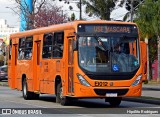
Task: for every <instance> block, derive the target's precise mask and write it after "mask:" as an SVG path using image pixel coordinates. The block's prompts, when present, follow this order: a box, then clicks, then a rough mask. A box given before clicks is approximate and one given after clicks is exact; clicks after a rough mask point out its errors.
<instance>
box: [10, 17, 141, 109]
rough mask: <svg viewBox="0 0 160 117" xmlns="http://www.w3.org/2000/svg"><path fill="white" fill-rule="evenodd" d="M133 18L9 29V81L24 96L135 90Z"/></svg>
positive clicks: (116, 95)
mask: <svg viewBox="0 0 160 117" xmlns="http://www.w3.org/2000/svg"><path fill="white" fill-rule="evenodd" d="M140 55H141V54H140V40H139V33H138V28H137V26H136V24H135V23H129V22H118V21H103V20H96V21H74V22H69V23H64V24H58V25H52V26H48V27H44V28H39V29H33V30H29V31H24V32H19V33H15V34H11V35H10V45H9V58H8V83H9V86H10V88H12V89H17V90H21V91H22V94H23V97H24V99H37V98H38V97H39V94H53V95H54V94H55V95H56V102H57V103H60V104H61V105H66V104H69V102H70V101H72V100H73V99H79V98H105V101H106V102H109V103H110V105H112V106H119V105H120V103H121V100H122V97H126V96H140V95H141V91H142V74H143V64H142V58H141V56H140Z"/></svg>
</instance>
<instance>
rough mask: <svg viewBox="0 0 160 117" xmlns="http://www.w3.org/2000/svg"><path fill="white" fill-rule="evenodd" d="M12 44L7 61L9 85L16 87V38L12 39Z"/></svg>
mask: <svg viewBox="0 0 160 117" xmlns="http://www.w3.org/2000/svg"><path fill="white" fill-rule="evenodd" d="M12 42H13V45H12V50H11V51H12V57H11V60H10V61H9V68H8V71H9V75H8V77H9V79H8V80H9V81H8V82H9V86H10V87H11V88H12V89H15V88H17V81H16V66H17V43H16V39H14V40H13V41H12Z"/></svg>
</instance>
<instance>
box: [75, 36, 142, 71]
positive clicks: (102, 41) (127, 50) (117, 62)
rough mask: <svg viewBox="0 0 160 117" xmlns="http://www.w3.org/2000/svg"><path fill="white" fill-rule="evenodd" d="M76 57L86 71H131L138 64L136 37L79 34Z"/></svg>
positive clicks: (136, 67) (137, 66)
mask: <svg viewBox="0 0 160 117" xmlns="http://www.w3.org/2000/svg"><path fill="white" fill-rule="evenodd" d="M78 57H79V66H80V67H81V68H82V69H84V70H86V71H87V72H100V73H101V72H105V73H106V72H107V73H111V72H133V71H135V70H137V69H138V68H139V65H140V57H139V43H138V37H127V36H122V37H121V36H116V35H115V36H104V35H103V36H79V38H78Z"/></svg>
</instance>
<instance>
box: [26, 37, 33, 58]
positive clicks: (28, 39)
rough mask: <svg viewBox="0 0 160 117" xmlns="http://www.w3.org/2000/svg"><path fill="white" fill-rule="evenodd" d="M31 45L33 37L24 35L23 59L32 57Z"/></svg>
mask: <svg viewBox="0 0 160 117" xmlns="http://www.w3.org/2000/svg"><path fill="white" fill-rule="evenodd" d="M32 46H33V37H26V40H25V51H24V58H25V59H31V58H32Z"/></svg>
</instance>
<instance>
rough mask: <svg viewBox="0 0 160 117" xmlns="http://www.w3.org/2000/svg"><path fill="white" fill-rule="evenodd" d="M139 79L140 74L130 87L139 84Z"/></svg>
mask: <svg viewBox="0 0 160 117" xmlns="http://www.w3.org/2000/svg"><path fill="white" fill-rule="evenodd" d="M141 79H142V74H140V75H139V76H138V77H137V78H136V80H135V81H134V82H133V84H132V86H137V85H138V84H139V83H140V81H141Z"/></svg>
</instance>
